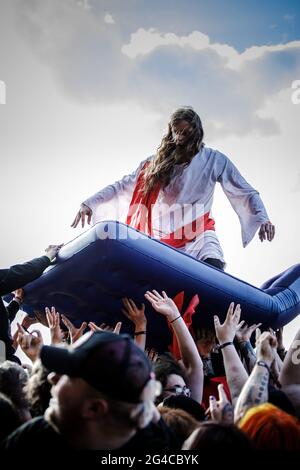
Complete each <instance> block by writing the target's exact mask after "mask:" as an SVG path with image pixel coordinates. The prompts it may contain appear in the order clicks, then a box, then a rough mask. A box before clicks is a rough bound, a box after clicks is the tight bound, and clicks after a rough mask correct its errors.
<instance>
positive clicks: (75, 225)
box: [71, 212, 80, 228]
mask: <svg viewBox="0 0 300 470" xmlns="http://www.w3.org/2000/svg"><path fill="white" fill-rule="evenodd" d="M79 220H80V212H77V214H76V216H75V219H74V220H73V222H72V225H71V227H73V228H76V227H77V225H78V222H79Z"/></svg>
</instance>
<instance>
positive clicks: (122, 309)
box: [121, 308, 131, 320]
mask: <svg viewBox="0 0 300 470" xmlns="http://www.w3.org/2000/svg"><path fill="white" fill-rule="evenodd" d="M121 312H122V313H123V314H124V315H125V317H127V318H128V319H129V320H131V317H130V315H129V314H128V311H127V310H125V308H121Z"/></svg>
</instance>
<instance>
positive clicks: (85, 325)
mask: <svg viewBox="0 0 300 470" xmlns="http://www.w3.org/2000/svg"><path fill="white" fill-rule="evenodd" d="M86 327H87V322H86V321H84V322H82V323H81V327H80V328H79V330H78V331H79V333H83V332H84V330H85V329H86Z"/></svg>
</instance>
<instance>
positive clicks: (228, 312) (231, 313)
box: [226, 302, 234, 320]
mask: <svg viewBox="0 0 300 470" xmlns="http://www.w3.org/2000/svg"><path fill="white" fill-rule="evenodd" d="M233 310H234V302H231V304H230V305H229V307H228V310H227V315H226V320H229V318H230V317H232V315H233Z"/></svg>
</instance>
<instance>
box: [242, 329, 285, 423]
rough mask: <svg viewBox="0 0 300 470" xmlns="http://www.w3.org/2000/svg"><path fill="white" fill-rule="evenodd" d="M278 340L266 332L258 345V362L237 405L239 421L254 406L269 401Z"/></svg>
mask: <svg viewBox="0 0 300 470" xmlns="http://www.w3.org/2000/svg"><path fill="white" fill-rule="evenodd" d="M276 347H277V341H276V338H274V336H273V335H271V333H267V332H264V333H262V335H261V336H260V337H259V338H258V340H257V343H256V356H257V362H256V365H255V367H254V368H253V370H252V372H251V375H250V377H249V379H248V380H247V382H246V383H245V385H244V387H243V389H242V391H241V394H240V396H239V398H238V401H237V403H236V407H235V411H234V416H235V421H239V420H240V419H241V418H242V417H243V416H244V414H245V413H246V411H247V410H248V409H249V408H251V407H252V406H256V405H260V404H261V403H265V402H267V401H268V385H269V378H270V367H271V364H272V362H273V361H274V359H275V351H276Z"/></svg>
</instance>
